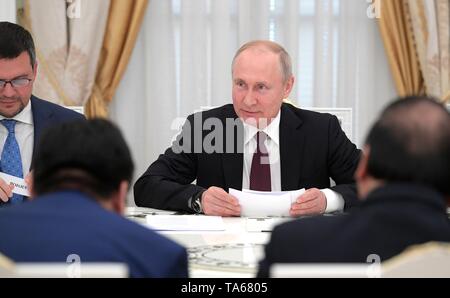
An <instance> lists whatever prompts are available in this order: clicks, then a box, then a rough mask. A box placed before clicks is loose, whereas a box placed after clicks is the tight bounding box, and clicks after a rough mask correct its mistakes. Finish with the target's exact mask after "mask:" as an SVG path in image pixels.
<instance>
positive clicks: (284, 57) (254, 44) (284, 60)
mask: <svg viewBox="0 0 450 298" xmlns="http://www.w3.org/2000/svg"><path fill="white" fill-rule="evenodd" d="M250 48H264V49H266V50H269V51H270V52H272V53H275V54H278V56H279V57H280V66H281V72H282V75H283V82H286V81H287V80H288V79H289V78H290V77H292V62H291V56H289V53H288V52H287V51H286V50H285V49H284V48H283V47H282V46H281V45H279V44H278V43H276V42H273V41H270V40H253V41H250V42H247V43H245V44H244V45H243V46H241V47H240V48H239V50H238V51H237V52H236V54H235V55H234V58H233V63H232V70H233V69H234V63H235V62H236V59H237V57H238V56H239V55H240V54H241V53H242V52H244V51H245V50H247V49H250Z"/></svg>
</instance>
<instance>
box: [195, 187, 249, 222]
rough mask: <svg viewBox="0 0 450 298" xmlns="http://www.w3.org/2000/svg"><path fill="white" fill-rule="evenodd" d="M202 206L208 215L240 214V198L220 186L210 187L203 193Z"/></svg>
mask: <svg viewBox="0 0 450 298" xmlns="http://www.w3.org/2000/svg"><path fill="white" fill-rule="evenodd" d="M202 208H203V212H204V213H205V214H206V215H216V216H240V215H241V206H239V202H238V200H237V199H236V198H235V197H233V196H231V195H229V194H228V193H227V192H226V191H225V190H223V189H222V188H219V187H214V186H212V187H210V188H208V190H207V191H205V192H204V193H203V194H202Z"/></svg>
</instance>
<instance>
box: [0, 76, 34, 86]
mask: <svg viewBox="0 0 450 298" xmlns="http://www.w3.org/2000/svg"><path fill="white" fill-rule="evenodd" d="M31 81H32V80H30V79H27V78H21V79H14V80H10V81H7V80H0V88H5V87H6V84H8V83H10V84H11V87H13V88H20V87H25V86H28V84H30V82H31Z"/></svg>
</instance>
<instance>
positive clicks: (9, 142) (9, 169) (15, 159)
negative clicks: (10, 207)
mask: <svg viewBox="0 0 450 298" xmlns="http://www.w3.org/2000/svg"><path fill="white" fill-rule="evenodd" d="M0 122H1V123H2V124H3V126H5V127H6V129H7V130H8V137H7V138H6V142H5V145H4V146H3V151H2V160H1V167H2V172H3V173H5V174H9V175H12V176H16V177H19V178H23V169H22V158H21V157H20V150H19V144H18V143H17V140H16V135H15V131H14V129H15V127H16V120H7V119H5V120H2V121H0ZM22 201H23V196H22V195H18V194H13V196H12V198H11V199H10V202H11V204H17V203H21V202H22Z"/></svg>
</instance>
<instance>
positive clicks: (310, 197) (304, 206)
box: [290, 188, 327, 217]
mask: <svg viewBox="0 0 450 298" xmlns="http://www.w3.org/2000/svg"><path fill="white" fill-rule="evenodd" d="M326 208H327V198H326V196H325V194H324V193H323V192H321V191H320V190H319V189H317V188H310V189H308V190H307V191H306V192H305V193H303V194H302V195H301V196H300V197H298V198H297V199H296V200H295V201H294V203H293V204H292V208H291V212H290V214H291V216H294V217H297V216H302V215H313V214H322V213H324V211H325V209H326Z"/></svg>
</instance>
